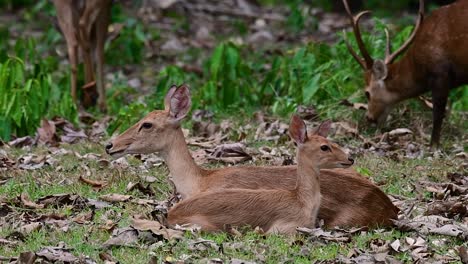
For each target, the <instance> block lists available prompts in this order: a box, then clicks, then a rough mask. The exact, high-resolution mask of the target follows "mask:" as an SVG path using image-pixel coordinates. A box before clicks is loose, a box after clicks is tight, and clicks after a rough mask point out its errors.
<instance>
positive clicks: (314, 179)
mask: <svg viewBox="0 0 468 264" xmlns="http://www.w3.org/2000/svg"><path fill="white" fill-rule="evenodd" d="M298 154H299V153H298ZM302 157H303V155H300V154H299V155H298V158H297V163H298V164H297V182H296V192H297V195H298V197H299V199H300V200H301V201H302V202H303V203H304V207H306V208H308V207H310V209H312V207H313V206H314V204H315V202H316V201H318V200H320V181H319V173H320V169H319V167H318V166H316V164H317V162H316V161H314V160H310V158H302Z"/></svg>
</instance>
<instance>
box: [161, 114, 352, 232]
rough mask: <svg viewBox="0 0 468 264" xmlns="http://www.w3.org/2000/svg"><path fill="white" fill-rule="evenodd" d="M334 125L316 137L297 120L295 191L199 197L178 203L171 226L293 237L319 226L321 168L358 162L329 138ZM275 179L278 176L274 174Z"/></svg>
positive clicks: (238, 191)
mask: <svg viewBox="0 0 468 264" xmlns="http://www.w3.org/2000/svg"><path fill="white" fill-rule="evenodd" d="M329 128H330V122H326V123H323V124H322V125H321V126H320V127H319V128H318V129H317V132H316V133H315V134H312V135H310V136H308V135H307V127H306V125H305V123H304V121H302V120H301V119H300V118H299V117H298V116H293V117H292V119H291V124H290V126H289V134H290V136H291V138H292V139H293V140H294V141H295V142H296V143H297V171H296V173H297V174H296V175H291V176H292V177H293V178H296V179H295V180H296V183H295V187H293V188H292V189H289V190H288V189H282V188H279V189H256V190H248V189H229V190H216V191H208V192H203V193H200V194H197V195H195V196H193V197H192V198H189V199H186V200H184V201H182V202H180V203H178V204H177V205H175V206H174V207H173V208H172V209H171V210H170V211H169V213H168V216H167V221H168V223H169V225H176V224H188V223H192V224H197V225H199V226H201V228H202V230H205V231H219V230H224V229H225V228H226V227H227V226H232V227H240V226H246V225H247V226H251V227H257V226H258V227H260V228H262V230H264V231H265V232H267V233H282V234H293V233H295V232H296V228H297V227H301V226H305V227H309V228H313V227H315V220H316V217H317V212H318V210H319V206H320V181H319V173H320V169H331V168H347V167H349V166H351V165H353V163H354V161H353V160H352V159H351V158H349V157H348V155H347V154H345V153H344V152H343V150H341V149H340V147H338V146H337V145H336V144H333V143H331V142H330V141H328V140H327V139H326V138H325V136H326V135H327V133H328V129H329ZM272 177H274V178H276V177H275V176H272Z"/></svg>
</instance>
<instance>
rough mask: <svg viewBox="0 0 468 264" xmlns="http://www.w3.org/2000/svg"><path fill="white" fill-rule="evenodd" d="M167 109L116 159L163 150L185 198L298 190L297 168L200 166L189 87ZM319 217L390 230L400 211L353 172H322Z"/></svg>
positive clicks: (131, 135)
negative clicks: (192, 141)
mask: <svg viewBox="0 0 468 264" xmlns="http://www.w3.org/2000/svg"><path fill="white" fill-rule="evenodd" d="M164 103H165V110H156V111H153V112H151V113H149V114H148V115H147V116H146V117H144V118H143V119H142V120H140V121H139V122H138V123H136V124H135V125H134V126H132V127H130V128H129V129H128V130H127V131H125V132H124V133H122V134H121V135H119V136H118V137H116V138H114V139H113V140H112V141H111V143H109V144H108V145H107V146H106V151H107V153H109V154H110V155H112V156H114V157H119V156H123V155H125V154H148V153H153V152H158V153H159V154H160V155H161V156H162V157H163V158H164V160H165V162H166V164H167V166H168V167H169V171H170V174H171V176H172V181H173V182H174V185H175V186H176V189H177V191H178V192H179V193H180V194H181V196H182V198H183V199H187V198H191V197H192V196H193V195H195V194H198V193H200V192H205V191H212V190H218V189H231V188H241V189H279V188H283V189H293V188H294V186H295V184H296V177H295V175H296V172H297V166H273V167H249V166H239V167H228V168H222V169H215V170H206V169H203V168H201V167H199V166H198V165H197V164H196V163H195V162H194V160H193V158H192V156H191V155H190V152H189V150H188V148H187V144H186V142H185V138H184V135H183V133H182V129H181V128H180V122H181V120H182V119H183V118H184V117H185V116H186V115H187V113H188V112H189V110H190V105H191V100H190V92H189V89H188V87H187V86H185V85H182V86H180V87H179V88H177V87H176V86H173V87H171V89H169V91H168V93H167V95H166V97H165V99H164ZM320 186H321V187H322V188H321V193H322V204H321V206H320V210H319V215H318V217H319V218H320V219H323V220H324V222H325V224H326V225H327V226H331V227H332V226H369V227H373V226H377V225H381V226H390V225H392V222H391V219H396V217H397V213H398V209H397V208H396V207H395V206H394V205H393V204H392V202H391V201H390V199H389V198H388V197H387V196H386V195H385V193H383V192H382V191H381V190H380V189H379V188H378V187H377V186H375V185H374V184H373V183H372V182H370V181H369V180H367V179H366V178H365V177H363V176H361V175H359V174H358V173H357V172H355V171H354V170H352V169H333V170H323V171H321V177H320Z"/></svg>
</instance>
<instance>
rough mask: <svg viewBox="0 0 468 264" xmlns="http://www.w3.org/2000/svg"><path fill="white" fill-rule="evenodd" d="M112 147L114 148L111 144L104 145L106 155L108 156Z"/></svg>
mask: <svg viewBox="0 0 468 264" xmlns="http://www.w3.org/2000/svg"><path fill="white" fill-rule="evenodd" d="M113 146H114V145H112V143H111V142H109V143H107V145H106V152H107V154H109V151H110V150H111V148H112V147H113Z"/></svg>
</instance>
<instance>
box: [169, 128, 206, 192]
mask: <svg viewBox="0 0 468 264" xmlns="http://www.w3.org/2000/svg"><path fill="white" fill-rule="evenodd" d="M161 154H162V157H163V158H164V161H165V162H166V164H167V167H168V168H169V172H170V174H171V177H172V181H173V182H174V185H175V187H176V189H177V192H178V193H180V195H181V196H182V198H187V197H190V196H192V195H193V194H194V193H196V192H198V190H199V183H200V178H201V176H202V171H201V169H200V167H198V165H197V164H196V163H195V161H194V160H193V158H192V156H191V154H190V152H189V149H188V147H187V143H186V142H185V138H184V134H183V132H182V129H181V128H178V129H177V130H176V131H175V132H174V133H173V134H172V140H171V142H170V143H169V145H168V147H167V150H166V151H163V152H161Z"/></svg>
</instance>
